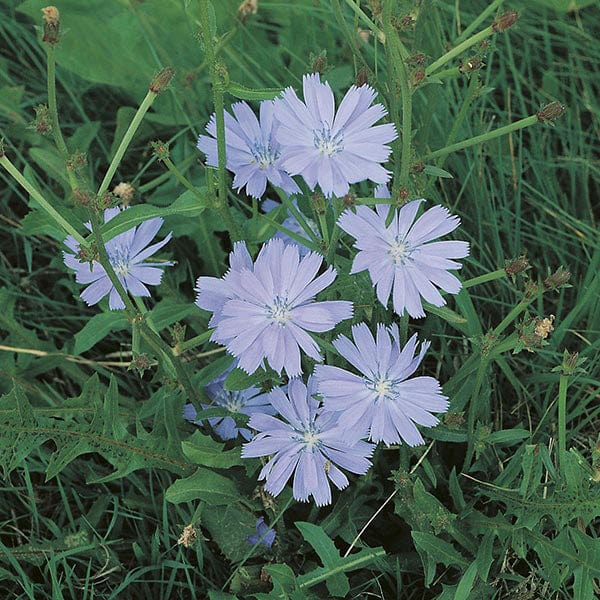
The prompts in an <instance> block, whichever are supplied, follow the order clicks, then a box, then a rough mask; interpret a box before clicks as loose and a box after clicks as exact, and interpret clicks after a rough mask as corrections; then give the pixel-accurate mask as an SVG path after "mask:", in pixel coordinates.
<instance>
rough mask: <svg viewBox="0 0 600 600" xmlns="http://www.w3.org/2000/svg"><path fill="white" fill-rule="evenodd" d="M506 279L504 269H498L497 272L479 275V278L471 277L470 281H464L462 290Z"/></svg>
mask: <svg viewBox="0 0 600 600" xmlns="http://www.w3.org/2000/svg"><path fill="white" fill-rule="evenodd" d="M504 277H506V271H505V270H504V269H498V270H497V271H492V272H491V273H486V274H485V275H479V277H473V278H471V279H467V281H464V282H463V284H462V286H463V288H465V289H466V288H470V287H473V286H475V285H481V284H482V283H487V282H488V281H495V280H496V279H503V278H504Z"/></svg>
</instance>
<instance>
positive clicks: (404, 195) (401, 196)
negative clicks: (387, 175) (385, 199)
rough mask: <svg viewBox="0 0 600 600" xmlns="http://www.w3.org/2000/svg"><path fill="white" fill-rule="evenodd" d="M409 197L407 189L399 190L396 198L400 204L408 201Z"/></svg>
mask: <svg viewBox="0 0 600 600" xmlns="http://www.w3.org/2000/svg"><path fill="white" fill-rule="evenodd" d="M409 197H410V193H409V191H408V190H407V189H401V190H400V191H399V192H398V198H399V199H400V200H401V201H402V202H406V200H408V198H409Z"/></svg>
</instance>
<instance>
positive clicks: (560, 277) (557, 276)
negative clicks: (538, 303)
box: [544, 267, 571, 290]
mask: <svg viewBox="0 0 600 600" xmlns="http://www.w3.org/2000/svg"><path fill="white" fill-rule="evenodd" d="M569 279H571V273H569V271H567V270H566V269H563V268H562V267H558V269H556V271H555V272H554V273H552V275H549V276H548V277H546V279H544V287H545V288H546V289H547V290H558V289H560V288H561V287H564V286H565V285H566V284H567V283H568V282H569Z"/></svg>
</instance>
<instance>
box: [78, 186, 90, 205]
mask: <svg viewBox="0 0 600 600" xmlns="http://www.w3.org/2000/svg"><path fill="white" fill-rule="evenodd" d="M93 199H94V197H93V196H92V195H91V194H90V193H89V192H86V191H85V190H81V189H79V188H78V189H76V190H73V201H74V202H75V204H79V205H80V206H89V205H90V204H91V202H92V201H93Z"/></svg>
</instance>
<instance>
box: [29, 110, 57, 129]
mask: <svg viewBox="0 0 600 600" xmlns="http://www.w3.org/2000/svg"><path fill="white" fill-rule="evenodd" d="M33 110H34V111H35V119H34V120H33V121H32V122H31V123H30V124H29V125H28V128H29V129H33V130H34V131H37V133H40V134H41V135H49V134H50V133H52V121H51V120H50V112H49V110H48V106H47V105H46V104H38V105H37V106H34V108H33Z"/></svg>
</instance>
